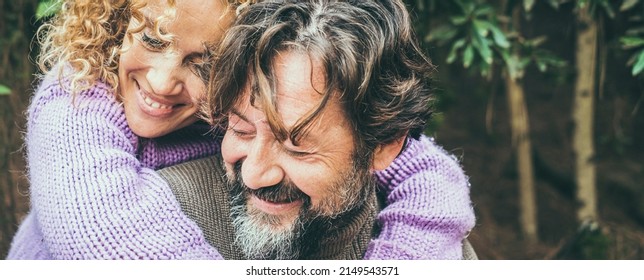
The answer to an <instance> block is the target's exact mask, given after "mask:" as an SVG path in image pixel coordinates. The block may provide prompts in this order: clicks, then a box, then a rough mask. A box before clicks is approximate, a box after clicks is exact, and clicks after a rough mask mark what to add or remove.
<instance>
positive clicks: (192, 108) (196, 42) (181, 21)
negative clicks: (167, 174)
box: [118, 0, 233, 138]
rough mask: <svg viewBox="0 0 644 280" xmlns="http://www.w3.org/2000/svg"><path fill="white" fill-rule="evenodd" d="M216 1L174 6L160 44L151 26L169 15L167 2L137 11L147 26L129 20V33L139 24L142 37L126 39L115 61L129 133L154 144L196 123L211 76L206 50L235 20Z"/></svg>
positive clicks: (181, 1) (190, 0) (157, 0)
mask: <svg viewBox="0 0 644 280" xmlns="http://www.w3.org/2000/svg"><path fill="white" fill-rule="evenodd" d="M223 2H224V1H220V0H177V1H176V6H175V10H176V16H174V17H172V18H170V19H169V20H167V21H165V22H164V21H162V24H161V25H160V26H161V28H160V31H161V33H162V34H164V35H165V34H170V35H172V36H173V38H172V40H171V41H170V42H168V41H164V40H161V38H159V36H158V35H157V33H156V32H155V29H154V22H155V20H156V19H157V18H158V17H161V16H164V12H165V11H166V9H168V5H167V3H166V0H153V1H149V2H148V3H147V5H146V6H145V8H143V9H142V10H141V12H142V14H143V16H144V18H145V22H143V23H141V22H139V21H137V20H136V19H134V18H132V20H131V22H130V25H129V27H128V30H132V29H135V28H137V27H138V26H141V24H143V25H144V26H145V27H144V28H143V30H142V31H140V32H138V33H134V34H133V36H131V39H130V38H128V37H129V36H126V37H125V40H124V43H123V47H122V50H123V51H124V52H123V53H122V54H121V57H120V60H119V70H118V72H119V90H120V98H121V101H122V102H123V106H124V108H125V117H126V119H127V122H128V124H129V126H130V128H131V129H132V131H133V132H134V133H135V134H136V135H138V136H141V137H146V138H154V137H159V136H163V135H165V134H168V133H170V132H172V131H175V130H177V129H180V128H182V127H185V126H188V125H190V124H192V123H194V122H195V121H196V120H197V117H196V116H195V114H196V113H197V112H198V111H199V107H200V105H201V102H203V100H204V98H205V95H206V85H205V81H204V79H206V78H207V74H208V72H209V70H208V67H207V66H206V65H207V62H208V61H207V60H208V58H207V55H208V49H207V47H208V46H212V45H213V44H214V43H215V42H217V41H218V40H219V38H220V37H221V36H222V34H223V33H224V31H225V29H226V28H228V27H229V25H230V23H231V22H232V20H233V15H232V14H230V13H227V12H226V5H225V4H224V3H223Z"/></svg>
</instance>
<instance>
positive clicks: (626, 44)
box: [619, 0, 644, 76]
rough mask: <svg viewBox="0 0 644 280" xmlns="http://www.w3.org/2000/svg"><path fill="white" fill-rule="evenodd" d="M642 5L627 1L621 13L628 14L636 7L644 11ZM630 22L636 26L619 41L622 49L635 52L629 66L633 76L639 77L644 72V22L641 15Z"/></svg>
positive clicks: (628, 30)
mask: <svg viewBox="0 0 644 280" xmlns="http://www.w3.org/2000/svg"><path fill="white" fill-rule="evenodd" d="M638 5H639V6H638ZM642 5H644V1H641V0H631V1H629V0H625V1H624V2H623V3H622V6H621V7H620V11H621V12H627V11H628V10H631V9H633V8H635V7H640V8H641V9H644V7H642ZM630 21H631V22H632V23H633V25H634V26H632V27H630V28H628V29H627V30H626V32H625V33H626V34H625V35H624V36H622V37H621V38H620V39H619V41H620V43H621V45H622V48H624V49H625V50H631V51H633V53H632V55H631V57H630V58H629V60H628V62H627V65H628V66H630V67H631V74H632V75H633V76H637V75H640V74H642V73H643V72H644V20H643V19H642V16H641V15H640V16H634V17H632V18H630Z"/></svg>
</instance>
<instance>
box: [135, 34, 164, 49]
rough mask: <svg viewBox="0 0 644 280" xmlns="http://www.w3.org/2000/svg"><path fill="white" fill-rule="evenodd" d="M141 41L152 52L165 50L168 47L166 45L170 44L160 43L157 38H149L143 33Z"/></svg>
mask: <svg viewBox="0 0 644 280" xmlns="http://www.w3.org/2000/svg"><path fill="white" fill-rule="evenodd" d="M141 41H143V43H144V44H145V45H146V46H147V47H148V48H149V49H152V50H155V51H160V50H163V49H165V48H166V47H168V45H169V44H170V43H168V42H165V41H161V40H160V39H157V38H154V37H151V36H150V35H148V34H147V33H145V32H143V33H142V34H141Z"/></svg>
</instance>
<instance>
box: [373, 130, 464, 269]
mask: <svg viewBox="0 0 644 280" xmlns="http://www.w3.org/2000/svg"><path fill="white" fill-rule="evenodd" d="M408 141H409V142H408V143H407V147H406V148H405V150H404V151H403V152H402V154H401V155H399V156H398V157H397V158H396V159H395V160H394V162H393V163H392V164H391V165H390V166H389V167H388V168H387V169H385V170H383V171H380V172H377V173H376V177H377V178H378V182H379V184H380V185H381V186H383V187H384V189H385V191H386V193H387V199H386V206H385V208H384V209H383V210H382V211H381V212H380V213H379V214H378V222H379V223H380V224H381V227H382V228H381V232H380V235H379V236H378V238H376V239H374V240H372V241H371V242H370V243H369V246H368V248H367V252H366V253H365V259H461V258H462V242H463V239H464V238H466V237H467V235H468V234H469V231H470V230H471V229H472V228H473V227H474V222H475V218H474V210H473V208H472V205H471V201H470V197H469V188H470V186H469V183H468V178H467V177H466V176H465V174H464V173H463V170H462V169H461V167H460V166H459V164H458V162H457V160H456V158H455V157H453V156H450V155H448V154H447V153H446V152H445V151H444V150H443V149H442V148H440V147H438V146H437V145H436V144H435V143H434V142H433V140H432V139H429V138H428V137H426V136H424V135H423V136H421V137H420V139H419V140H415V139H409V140H408Z"/></svg>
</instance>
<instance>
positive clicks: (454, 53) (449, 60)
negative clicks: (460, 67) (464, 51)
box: [447, 39, 465, 64]
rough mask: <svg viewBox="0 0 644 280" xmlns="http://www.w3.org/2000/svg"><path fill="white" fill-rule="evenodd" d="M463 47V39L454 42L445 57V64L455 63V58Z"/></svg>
mask: <svg viewBox="0 0 644 280" xmlns="http://www.w3.org/2000/svg"><path fill="white" fill-rule="evenodd" d="M464 45H465V39H459V40H456V42H454V44H453V45H452V48H451V49H450V51H449V55H447V63H448V64H452V63H453V62H454V61H456V57H457V55H458V50H459V49H460V48H462V47H463V46H464Z"/></svg>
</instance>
